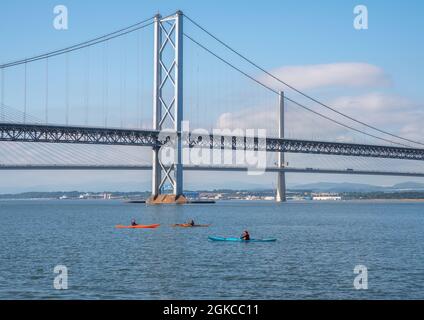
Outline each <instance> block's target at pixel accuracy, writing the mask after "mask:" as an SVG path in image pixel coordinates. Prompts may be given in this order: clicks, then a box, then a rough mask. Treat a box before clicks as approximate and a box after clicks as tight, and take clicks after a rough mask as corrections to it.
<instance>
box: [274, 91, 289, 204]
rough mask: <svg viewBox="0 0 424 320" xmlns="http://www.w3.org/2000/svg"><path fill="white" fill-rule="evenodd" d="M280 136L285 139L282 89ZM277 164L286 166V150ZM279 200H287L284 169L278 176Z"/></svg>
mask: <svg viewBox="0 0 424 320" xmlns="http://www.w3.org/2000/svg"><path fill="white" fill-rule="evenodd" d="M278 138H280V139H284V92H283V91H280V94H279V117H278ZM277 166H278V167H279V168H284V167H285V159H284V152H279V153H278V160H277ZM275 200H276V201H277V202H286V200H287V199H286V173H285V172H284V171H279V172H278V177H277V194H276V197H275Z"/></svg>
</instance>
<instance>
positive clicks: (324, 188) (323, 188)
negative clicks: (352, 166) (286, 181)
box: [289, 182, 424, 192]
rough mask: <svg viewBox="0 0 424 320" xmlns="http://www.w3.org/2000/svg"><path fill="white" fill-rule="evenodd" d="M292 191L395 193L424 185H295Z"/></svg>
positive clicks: (345, 183)
mask: <svg viewBox="0 0 424 320" xmlns="http://www.w3.org/2000/svg"><path fill="white" fill-rule="evenodd" d="M289 189H290V190H293V191H299V190H302V191H303V190H304V191H314V192H395V191H406V190H408V191H423V190H424V183H419V182H403V183H398V184H395V185H393V186H387V187H383V186H374V185H370V184H361V183H348V182H342V183H333V182H318V183H309V184H302V185H296V186H292V187H290V188H289Z"/></svg>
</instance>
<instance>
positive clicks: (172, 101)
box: [148, 11, 187, 204]
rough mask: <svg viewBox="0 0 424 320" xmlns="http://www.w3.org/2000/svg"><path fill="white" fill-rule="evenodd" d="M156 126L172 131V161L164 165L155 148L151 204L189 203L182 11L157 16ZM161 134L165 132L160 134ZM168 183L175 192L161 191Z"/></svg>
mask: <svg viewBox="0 0 424 320" xmlns="http://www.w3.org/2000/svg"><path fill="white" fill-rule="evenodd" d="M153 59H154V74H153V128H154V130H158V131H160V132H161V133H162V132H170V133H173V137H174V138H173V141H172V150H173V153H174V155H173V161H172V162H173V163H171V164H169V163H167V164H164V163H163V162H162V160H161V156H160V153H161V150H160V147H154V148H153V170H152V196H151V197H150V199H149V201H148V202H149V203H151V204H162V203H186V202H187V200H186V198H185V197H184V195H183V164H182V136H181V126H182V125H181V124H182V120H183V13H182V12H181V11H177V12H176V13H175V14H174V15H171V16H168V17H164V18H163V17H162V16H160V15H159V14H158V15H156V17H155V18H154V58H153ZM161 135H162V134H161ZM166 183H169V184H170V185H171V186H172V188H173V193H172V194H168V195H165V194H161V190H162V187H163V186H164V185H165V184H166Z"/></svg>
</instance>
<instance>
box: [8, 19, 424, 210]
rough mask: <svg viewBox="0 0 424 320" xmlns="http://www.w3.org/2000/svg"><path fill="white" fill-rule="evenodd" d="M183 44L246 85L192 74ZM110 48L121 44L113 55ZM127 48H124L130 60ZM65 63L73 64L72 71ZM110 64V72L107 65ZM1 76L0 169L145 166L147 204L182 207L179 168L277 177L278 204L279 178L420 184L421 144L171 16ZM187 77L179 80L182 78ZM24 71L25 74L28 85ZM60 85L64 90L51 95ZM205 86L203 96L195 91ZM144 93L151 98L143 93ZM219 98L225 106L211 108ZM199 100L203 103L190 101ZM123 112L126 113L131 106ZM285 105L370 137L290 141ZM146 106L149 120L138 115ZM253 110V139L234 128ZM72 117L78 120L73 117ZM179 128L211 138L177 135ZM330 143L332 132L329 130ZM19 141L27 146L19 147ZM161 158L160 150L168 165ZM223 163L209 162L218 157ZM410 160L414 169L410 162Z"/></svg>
mask: <svg viewBox="0 0 424 320" xmlns="http://www.w3.org/2000/svg"><path fill="white" fill-rule="evenodd" d="M183 20H188V21H189V23H190V24H191V26H192V27H193V28H196V29H197V30H200V32H201V33H202V36H203V37H204V36H206V37H209V38H212V40H214V41H215V42H216V43H218V45H220V46H221V47H222V48H224V49H225V50H226V51H228V52H230V53H231V54H232V55H233V56H235V57H237V58H239V59H241V60H242V61H243V63H245V64H247V65H249V66H250V67H251V68H253V69H255V70H256V71H257V72H260V73H261V74H262V75H264V76H266V77H268V78H271V79H272V80H273V81H274V82H278V83H279V84H280V85H281V86H284V87H285V88H286V89H287V90H285V91H284V92H283V90H279V89H276V88H274V87H273V86H272V85H270V84H269V83H268V82H267V81H264V80H263V78H262V77H261V76H257V75H252V73H251V72H249V71H246V68H244V67H242V66H239V65H236V64H235V63H233V62H232V61H230V59H228V58H227V57H226V56H225V55H223V54H220V53H218V52H217V51H216V50H214V49H211V48H210V47H208V46H207V45H205V44H204V43H203V42H202V41H201V40H199V39H197V38H195V37H194V36H193V35H192V34H189V33H187V32H186V31H185V30H183ZM148 28H149V29H148ZM151 28H153V32H151V31H152V30H151ZM144 30H149V33H150V36H149V35H147V36H143V35H142V33H141V32H142V31H144ZM151 34H153V37H152V36H151ZM131 36H134V39H133V40H135V41H134V43H135V45H134V43H131V42H130V38H129V37H131ZM122 39H123V40H122ZM143 40H144V42H143ZM185 40H187V41H188V42H189V43H191V44H193V45H194V46H195V47H196V48H197V50H200V51H201V52H202V53H203V54H207V55H208V59H213V60H214V61H218V62H219V63H220V64H221V65H222V66H224V67H225V68H227V69H230V70H231V71H232V72H234V73H236V74H237V75H238V76H241V77H242V78H243V79H244V80H247V81H248V82H249V85H253V86H255V89H250V88H247V89H244V87H243V85H242V86H239V85H237V84H235V83H237V82H236V81H235V80H236V78H235V77H234V76H233V75H231V76H228V75H225V74H222V73H219V72H218V73H217V74H214V72H215V70H213V68H210V67H209V66H207V67H206V68H205V69H206V72H205V74H206V75H205V76H204V77H201V76H200V75H199V74H200V71H199V69H200V67H197V68H195V67H193V66H194V65H196V63H195V62H196V61H195V60H196V58H197V59H198V60H197V63H199V61H202V58H201V57H200V55H199V53H198V52H197V53H195V54H193V52H190V51H189V52H188V55H189V58H186V57H185V53H186V52H185V50H184V49H183V43H185ZM114 41H121V42H118V43H117V44H115V47H114V46H113V43H114ZM147 41H149V42H150V43H151V44H152V46H151V47H147V50H149V51H150V52H152V53H153V54H152V57H150V59H147V54H145V55H143V54H142V51H143V50H142V48H143V47H142V45H141V44H142V43H145V42H147ZM126 46H128V47H126ZM98 48H100V49H98ZM96 50H100V51H96ZM128 52H130V53H131V52H132V53H133V54H134V57H132V56H131V54H130V53H128ZM55 59H56V60H55ZM57 59H62V61H58V60H57ZM71 60H73V61H74V63H75V65H71ZM116 61H118V66H116V65H113V64H112V62H116ZM152 61H153V63H151V62H152ZM96 62H97V64H96ZM98 62H100V63H98ZM207 64H209V60H208V62H207ZM143 65H144V66H145V68H143ZM32 66H34V67H32ZM129 66H131V68H130V67H129ZM133 66H135V67H134V68H133ZM61 68H62V69H61ZM208 68H210V69H208ZM0 70H1V92H0V93H1V97H0V98H1V110H0V153H4V154H3V156H2V159H3V160H0V169H1V170H151V171H152V201H153V202H155V201H158V202H160V201H162V202H181V201H182V202H183V201H184V197H183V172H184V171H186V170H187V171H234V172H243V171H247V170H257V171H263V172H275V173H276V174H277V177H278V179H277V181H278V182H277V200H278V201H284V200H285V183H286V182H285V173H308V174H318V173H325V174H356V175H386V176H407V177H423V176H424V170H422V171H420V170H419V169H418V168H417V167H419V165H422V163H423V162H422V160H424V149H423V148H421V147H422V146H423V144H422V143H421V142H419V141H415V140H412V139H409V138H406V137H402V136H399V135H396V134H394V133H391V132H389V131H387V130H383V129H381V128H378V127H376V126H373V125H371V124H368V123H366V122H364V121H361V120H358V119H355V118H353V117H351V116H349V115H347V114H344V113H342V112H340V111H339V110H338V109H336V108H334V107H332V106H330V105H328V104H326V103H323V102H321V101H320V100H318V99H316V98H314V97H312V96H310V95H308V94H306V93H304V92H303V91H301V90H299V89H297V88H295V87H294V86H292V85H291V84H289V83H286V82H284V81H283V80H281V79H280V78H278V77H276V76H275V75H274V74H272V73H270V72H268V71H267V70H266V69H265V68H263V67H261V66H259V65H258V64H257V63H255V62H253V61H252V60H250V59H248V58H246V57H245V56H244V55H242V54H240V53H239V52H238V51H236V50H235V49H233V48H232V47H231V46H229V45H228V44H226V43H225V42H223V41H222V40H220V39H219V38H218V37H216V36H215V35H213V34H212V33H210V32H209V31H208V30H206V29H205V28H203V27H202V26H201V25H200V24H198V23H197V22H195V21H194V20H192V19H191V18H189V17H187V16H185V15H184V14H183V13H182V12H180V11H179V12H177V13H175V14H172V15H170V16H166V17H162V16H160V15H156V16H154V17H152V18H150V19H146V20H143V21H142V22H139V23H137V24H134V25H132V26H129V27H126V28H123V29H120V30H118V31H115V32H112V33H110V34H107V35H104V36H101V37H97V38H95V39H92V40H89V41H85V42H82V43H79V44H77V45H74V46H70V47H67V48H63V49H60V50H55V51H51V52H48V53H45V54H41V55H37V56H33V57H30V58H25V59H21V60H17V61H12V62H10V63H5V64H3V65H0ZM56 70H62V72H59V75H58V74H55V71H56ZM142 70H143V71H145V70H147V71H148V72H149V73H150V74H152V75H153V77H150V80H151V81H148V82H149V83H151V85H149V84H148V85H146V83H144V82H143V81H144V80H146V79H149V78H148V77H146V79H144V80H143V79H142V78H141V76H140V74H141V73H142ZM187 70H188V72H187ZM30 71H31V74H30ZM19 72H20V74H19ZM187 73H188V80H186V78H185V75H186V74H187ZM32 74H34V75H35V76H32V77H31V75H32ZM117 78H119V79H118V80H117ZM213 80H215V81H216V82H217V83H218V85H216V86H219V85H222V83H221V82H225V83H224V88H221V89H220V90H216V91H217V92H212V91H213V90H211V89H213V86H211V82H212V81H213ZM61 81H62V82H63V86H62V87H60V88H59V89H58V88H55V89H54V88H52V87H53V86H54V85H57V83H59V82H61ZM184 84H185V85H184ZM203 84H204V86H205V87H206V88H202V86H201V85H203ZM187 87H188V88H189V89H187ZM30 88H32V90H30ZM146 88H147V90H146ZM258 88H260V90H264V91H266V94H267V95H268V96H267V97H266V98H264V100H267V103H268V104H269V105H271V107H264V106H263V105H264V103H263V101H260V102H258V101H259V100H260V99H261V98H263V93H261V94H262V96H261V94H254V93H252V92H253V90H258ZM114 90H115V91H114ZM186 90H191V94H190V95H187V93H186ZM243 90H246V91H244V92H243ZM90 91H92V92H90ZM149 91H150V92H153V94H151V93H148V92H149ZM193 91H196V94H193ZM200 91H202V92H200ZM287 92H293V94H296V95H297V96H299V99H302V101H303V100H306V101H310V102H311V103H313V104H314V105H317V106H319V107H320V108H322V109H323V110H325V112H323V111H320V110H317V109H316V108H313V107H311V106H308V105H307V104H306V103H304V102H299V101H300V100H298V99H296V100H295V99H294V98H291V97H289V96H287V94H286V93H287ZM221 94H222V95H226V96H227V97H228V98H227V99H226V100H225V101H220V100H219V99H220V95H221ZM186 96H189V99H186ZM235 97H237V99H236V98H235ZM258 97H259V98H258ZM202 98H203V99H204V100H203V101H200V100H201V99H202ZM62 99H63V100H62ZM183 99H184V100H183ZM255 100H258V101H256V102H255V103H257V104H258V105H260V106H261V108H257V109H256V111H258V113H255V111H254V110H255V109H253V108H252V107H251V105H252V101H255ZM18 105H19V106H20V107H17V106H18ZM59 105H61V107H59ZM128 105H132V106H135V108H133V109H132V110H129V109H128ZM222 106H223V107H222ZM290 106H291V107H296V108H298V109H299V110H301V111H302V112H304V113H305V114H307V115H308V116H313V117H316V118H318V119H320V121H325V123H331V125H333V126H335V127H337V128H339V129H340V128H341V129H343V130H344V131H343V133H345V132H349V133H352V134H354V135H355V136H356V137H357V136H360V137H365V138H366V139H370V140H372V142H373V143H370V142H369V141H368V140H367V141H365V142H362V143H358V142H356V141H352V140H354V139H352V138H343V139H340V137H338V139H337V140H338V141H330V139H329V137H328V136H325V139H317V138H314V139H312V138H309V139H306V138H298V137H290V138H289V137H287V129H288V128H287V127H288V126H289V125H290V124H291V121H288V119H286V117H287V116H290V115H291V113H290V112H288V108H289V107H290ZM147 109H150V111H151V113H148V112H146V114H143V112H145V111H146V110H147ZM187 109H188V110H187ZM193 110H194V111H193ZM246 110H247V112H245V111H246ZM187 111H188V112H187ZM219 111H221V112H219ZM208 112H211V114H209V113H208ZM249 112H250V113H249ZM259 112H260V114H261V116H262V117H265V118H264V119H265V120H261V119H259V125H256V126H252V127H250V128H253V129H255V130H256V131H255V130H253V131H254V133H252V130H250V129H249V127H246V126H247V125H246V126H245V127H243V128H240V126H239V124H240V123H242V121H241V120H240V119H242V118H243V117H244V118H243V120H244V121H245V122H246V119H245V118H247V119H248V121H247V123H249V122H251V120H250V119H249V118H253V119H255V118H259ZM187 113H188V116H186V115H187ZM93 114H94V115H93ZM264 114H265V115H264ZM99 115H100V123H96V124H91V123H90V122H91V119H92V118H95V117H97V118H99ZM73 117H74V118H77V120H75V121H73V120H72V118H73ZM305 117H306V116H305ZM187 118H189V119H187ZM41 119H43V120H41ZM210 119H218V121H217V122H218V124H219V126H220V130H211V129H212V128H213V126H214V125H216V124H217V122H215V123H213V124H208V123H207V122H208V121H209V120H210ZM185 120H190V123H193V122H194V123H195V124H197V125H198V126H199V127H203V128H208V129H209V130H207V129H203V130H187V128H185V126H184V123H185ZM261 121H262V122H261ZM302 121H303V119H302ZM269 127H272V128H271V130H268V129H269ZM299 127H300V128H299ZM262 129H267V130H262ZM302 129H305V130H306V129H311V128H308V127H304V128H303V127H302V126H299V125H295V131H297V130H302ZM317 129H318V130H321V131H325V130H326V129H328V128H327V125H325V126H322V127H320V125H318V126H317ZM249 130H250V131H249ZM261 130H262V131H261ZM212 131H213V132H212ZM270 132H271V133H270ZM330 132H331V130H330ZM333 132H336V131H334V130H333ZM262 133H263V134H262ZM295 135H296V134H295ZM337 135H340V134H339V132H338V131H337ZM330 136H331V134H330ZM362 139H364V138H362ZM340 140H344V141H340ZM349 140H350V141H349ZM28 145H34V146H37V147H34V146H31V147H30V148H28V147H27V146H28ZM57 145H62V146H70V145H73V147H72V148H73V149H72V150H71V149H70V147H68V149H64V148H63V147H60V148H59V147H57ZM76 146H82V147H81V148H82V149H81V148H80V149H78V150H77V149H76ZM95 146H102V148H103V149H102V153H100V152H99V151H98V150H92V149H88V148H90V147H95ZM106 147H107V148H110V149H108V150H111V151H110V153H109V155H110V156H111V157H112V155H113V157H114V160H113V161H111V162H113V163H107V161H106V160H105V158H107V157H108V156H107V155H106V153H107V152H108V151H105V149H104V148H106ZM113 147H144V148H143V150H144V152H145V151H146V150H152V151H150V152H152V153H153V156H152V160H151V162H149V161H145V163H141V162H140V161H139V160H132V161H131V163H119V162H120V161H122V160H120V157H122V156H123V154H124V153H125V152H123V151H122V150H118V151H116V150H112V148H113ZM146 148H148V149H146ZM70 150H71V151H70ZM187 150H188V151H187ZM190 150H195V154H196V155H199V153H202V152H205V150H209V151H212V153H213V152H216V151H219V152H224V151H227V152H229V154H230V155H232V156H234V154H236V153H237V152H242V153H243V152H244V155H246V154H248V153H249V152H251V153H252V152H253V153H254V152H257V153H258V152H262V153H265V154H270V155H271V156H270V157H271V159H267V160H266V163H262V165H261V166H257V167H256V168H255V165H258V163H256V164H255V165H252V163H249V164H248V163H241V164H240V163H239V164H237V165H234V164H228V163H225V161H221V162H219V161H218V162H217V163H216V162H213V163H212V162H211V161H209V160H210V158H211V155H210V154H206V156H205V157H203V158H202V156H200V158H202V159H203V160H204V161H203V162H202V163H200V164H199V163H197V164H193V163H190V161H187V160H186V159H185V152H190ZM164 153H167V154H168V156H167V161H165V159H164V157H165V156H164ZM170 154H171V156H170ZM300 154H302V155H307V156H313V159H314V160H312V162H313V165H297V164H296V165H293V164H289V163H288V161H287V158H288V157H289V156H290V155H300ZM321 156H323V157H327V158H326V159H329V158H328V157H344V158H343V159H345V160H346V159H347V160H346V161H345V162H344V163H343V164H342V166H344V168H336V167H332V166H331V165H330V166H328V165H327V166H322V165H321V164H322V163H321V162H322V161H321V160H322V159H319V160H318V161H315V159H318V157H321ZM221 157H222V155H221V154H219V158H220V159H221ZM78 158H79V160H77V159H78ZM129 158H131V156H129ZM208 158H209V160H208ZM253 158H255V156H253ZM10 159H11V160H10ZM52 159H53V160H52ZM121 159H122V158H121ZM255 159H256V160H257V157H256V158H255ZM357 159H361V161H363V163H362V164H361V165H357V166H356V167H355V168H353V167H354V166H353V164H355V161H357ZM364 159H365V160H364ZM376 159H377V160H378V159H380V160H387V161H398V162H397V163H399V161H400V162H402V163H405V162H407V163H408V166H407V168H406V169H403V170H400V169H399V170H398V168H397V166H393V165H392V164H389V169H384V168H383V166H381V165H377V168H371V166H370V165H369V164H370V162H369V160H376ZM70 160H76V162H72V161H71V162H70ZM290 162H291V161H290ZM351 163H352V165H351ZM411 163H413V164H414V165H410V164H411ZM167 183H169V184H170V185H171V186H172V188H173V194H172V195H170V196H168V199H166V200H164V198H163V197H159V196H160V195H161V194H162V190H163V187H164V186H165V185H166V184H167Z"/></svg>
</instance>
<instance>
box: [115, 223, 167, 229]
mask: <svg viewBox="0 0 424 320" xmlns="http://www.w3.org/2000/svg"><path fill="white" fill-rule="evenodd" d="M159 226H160V224H148V225H144V224H138V225H136V226H123V225H120V224H118V225H117V226H115V228H117V229H154V228H157V227H159Z"/></svg>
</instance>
